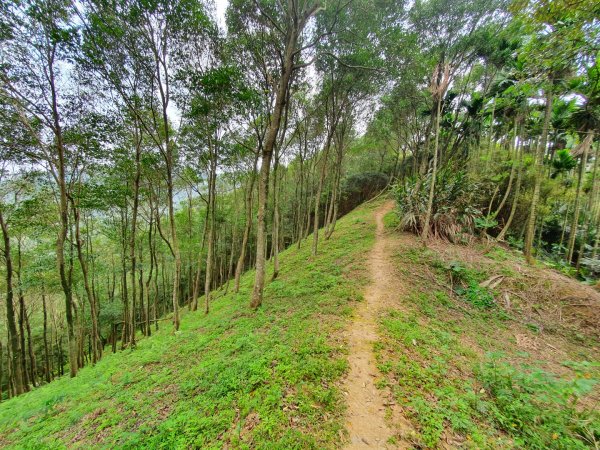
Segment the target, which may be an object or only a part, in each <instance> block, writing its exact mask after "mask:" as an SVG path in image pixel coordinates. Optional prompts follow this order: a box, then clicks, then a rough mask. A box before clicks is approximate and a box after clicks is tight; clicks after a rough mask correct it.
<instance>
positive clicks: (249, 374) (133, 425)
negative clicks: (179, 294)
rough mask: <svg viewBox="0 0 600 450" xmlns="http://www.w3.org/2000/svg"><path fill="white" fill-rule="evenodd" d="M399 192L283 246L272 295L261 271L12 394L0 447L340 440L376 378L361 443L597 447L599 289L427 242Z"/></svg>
mask: <svg viewBox="0 0 600 450" xmlns="http://www.w3.org/2000/svg"><path fill="white" fill-rule="evenodd" d="M390 207H391V205H390V204H389V203H386V204H384V203H382V202H379V203H376V204H370V205H365V206H362V207H360V208H358V209H357V210H355V211H353V212H352V213H350V214H348V215H347V216H345V217H344V218H342V219H341V220H340V221H339V222H338V228H337V229H336V231H335V233H334V234H333V236H332V238H331V239H330V240H327V241H325V240H323V241H322V242H321V243H320V248H319V254H318V256H317V257H311V256H310V243H309V242H307V243H304V244H303V245H302V248H301V249H299V250H298V249H296V248H295V247H292V248H290V249H288V250H286V251H285V252H284V253H283V254H282V265H281V267H282V270H281V272H280V275H279V277H278V278H277V280H276V281H273V282H271V283H269V284H268V287H267V289H266V292H265V301H264V306H263V307H262V308H261V309H259V310H258V311H256V312H255V311H251V310H249V309H248V299H249V295H250V292H251V285H252V281H253V273H252V272H249V273H247V274H245V275H244V277H243V280H242V287H241V290H240V293H238V294H235V293H232V292H230V293H228V294H226V295H225V294H224V292H222V291H220V292H217V293H216V296H215V297H216V298H215V300H214V303H213V305H212V310H211V312H210V314H209V315H208V316H205V315H204V314H203V313H202V312H195V313H187V314H185V315H183V317H182V327H181V330H180V331H179V332H177V333H173V332H172V330H171V327H170V326H169V325H168V324H167V323H166V322H165V323H164V324H163V325H162V327H161V329H160V330H159V331H158V332H156V333H155V334H154V335H153V336H152V337H151V338H148V339H142V340H141V341H140V342H139V344H138V347H137V348H136V349H134V350H126V351H124V352H119V353H116V354H114V355H106V356H105V358H104V359H103V360H102V361H101V362H99V363H98V364H97V365H96V366H95V367H87V368H84V369H83V370H82V371H81V372H80V374H79V375H78V377H77V378H75V379H72V380H71V379H68V378H62V379H60V380H58V381H55V382H53V383H51V384H49V385H47V386H44V387H41V388H39V389H36V390H35V391H33V392H31V393H28V394H25V395H23V396H21V397H19V398H16V399H13V400H10V401H7V402H4V403H2V404H0V446H1V447H8V448H66V447H69V448H114V447H119V448H169V449H171V448H264V449H267V448H268V449H279V448H281V449H291V448H302V449H304V448H339V447H340V446H341V443H342V442H345V443H349V444H350V445H352V442H353V439H354V437H353V431H356V427H355V426H353V425H352V414H353V411H354V412H356V409H353V408H354V407H353V405H352V400H353V399H355V397H356V396H358V395H361V393H360V390H361V388H362V389H365V390H366V391H367V397H368V398H366V400H365V403H369V400H371V401H373V400H375V402H376V408H375V409H374V410H372V413H367V414H366V416H365V417H363V419H364V422H365V423H367V424H371V425H373V426H374V427H376V430H379V431H374V429H373V428H372V429H370V430H367V431H368V432H369V433H374V434H369V435H368V436H367V437H366V442H365V441H362V442H363V443H364V445H365V448H384V447H387V448H396V447H401V448H411V447H412V448H434V447H440V448H455V447H467V448H584V447H585V446H586V445H587V446H589V447H593V445H594V443H593V442H592V441H593V439H594V438H597V437H598V436H599V435H600V431H599V430H598V427H599V426H600V425H598V424H599V423H600V420H598V398H599V394H598V390H597V387H594V386H593V384H594V381H595V380H596V379H599V378H600V368H599V367H598V360H599V359H600V358H599V355H600V352H599V349H598V345H599V344H598V313H599V311H600V294H598V293H597V292H595V291H594V290H592V289H591V288H588V287H585V286H583V285H581V284H580V283H577V282H576V281H574V280H571V279H568V278H566V277H564V276H563V275H560V274H558V273H556V272H553V271H549V270H547V269H541V268H529V267H527V266H526V265H525V264H524V262H523V261H522V259H521V258H520V256H519V255H518V254H516V253H513V252H511V251H509V250H506V249H503V248H501V247H498V246H491V245H489V246H485V245H480V244H474V245H471V246H456V245H451V244H447V243H441V242H435V243H432V244H431V245H430V246H429V247H428V248H427V249H425V248H424V247H423V246H422V245H421V244H420V242H419V241H418V239H416V238H415V237H414V236H412V235H408V234H402V233H398V232H397V231H395V230H394V225H395V221H396V220H395V216H394V213H393V212H391V211H390V212H388V211H389V208H390ZM386 212H387V213H386ZM376 218H379V219H380V221H379V222H380V226H379V230H378V231H377V232H376ZM383 224H385V228H384V227H383ZM376 235H377V238H376ZM367 255H369V256H368V257H367ZM374 305H376V307H372V306H374ZM365 322H366V326H367V330H366V333H362V334H361V333H360V332H359V339H358V340H357V339H356V336H355V337H353V335H352V333H353V330H354V331H356V327H355V325H356V324H358V325H359V326H362V325H364V324H365ZM361 324H362V325H361ZM360 336H362V337H360ZM360 352H362V356H361V358H363V357H364V358H365V361H366V364H367V365H366V366H361V365H360V364H361V363H357V362H356V357H357V354H358V353H360ZM359 356H360V355H359ZM356 364H358V369H360V370H359V372H356V369H357V366H356ZM363 372H364V373H367V374H368V377H369V378H368V379H365V380H363V383H364V386H363V383H360V382H359V383H358V384H356V383H354V384H355V385H354V388H353V389H354V392H355V393H354V394H352V399H350V398H349V396H350V394H351V392H352V391H351V388H350V386H351V385H352V383H353V382H354V381H356V380H359V381H360V380H362V378H361V377H362V376H363V375H364V373H363ZM348 375H349V376H348ZM369 380H370V381H369ZM373 387H375V388H376V389H377V391H375V390H374V389H373ZM575 397H577V398H579V401H577V402H574V401H573V399H574V398H575ZM359 403H361V402H359ZM346 405H349V407H347V406H346ZM358 406H359V407H360V404H359V405H358ZM366 406H367V405H365V409H367V408H366ZM369 414H375V415H376V418H377V419H376V420H372V419H373V416H369ZM377 433H379V434H380V435H379V436H378V434H377ZM354 434H356V433H354ZM586 440H587V441H586ZM359 446H360V443H358V446H355V448H359Z"/></svg>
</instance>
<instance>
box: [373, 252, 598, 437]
mask: <svg viewBox="0 0 600 450" xmlns="http://www.w3.org/2000/svg"><path fill="white" fill-rule="evenodd" d="M394 262H395V264H397V265H398V267H399V268H401V269H402V268H403V267H405V266H406V265H407V264H409V265H410V266H411V268H412V271H413V272H414V271H415V266H417V267H418V266H419V265H420V266H421V267H422V268H423V269H424V270H425V269H427V270H429V271H430V273H432V274H433V275H434V276H435V277H436V279H437V282H438V283H437V284H438V287H439V289H437V288H436V289H428V288H425V287H424V286H422V284H423V283H422V280H420V279H418V280H414V282H411V281H409V280H410V278H407V280H406V281H407V283H406V285H407V286H408V287H409V292H408V293H407V295H406V297H404V301H403V309H402V311H397V310H389V311H387V313H386V314H383V315H382V316H381V317H380V320H379V326H380V331H381V335H382V337H381V339H380V340H379V341H378V342H376V344H375V345H374V350H375V354H376V358H377V362H378V368H379V370H380V371H381V373H382V374H384V377H383V379H382V380H380V381H379V386H381V387H383V386H387V387H389V388H391V389H392V391H393V393H394V396H395V397H396V400H397V402H398V404H399V405H400V406H401V407H402V410H403V411H404V413H405V414H406V416H407V417H408V418H409V419H411V420H412V421H413V423H414V424H415V425H416V435H412V436H409V438H410V439H411V440H412V441H413V442H414V443H415V446H417V447H419V448H442V447H444V446H445V444H444V443H447V442H448V439H450V442H453V443H454V444H453V445H454V446H461V447H465V448H473V449H482V448H494V449H496V448H500V449H516V448H519V449H521V448H528V449H579V448H593V442H598V440H599V439H600V412H599V411H598V409H597V407H596V409H594V408H595V407H594V403H593V402H594V400H593V398H592V399H590V400H591V402H590V401H587V402H586V401H585V400H584V399H585V398H586V397H587V396H588V395H589V394H590V393H591V392H592V390H593V389H594V386H595V385H596V384H597V382H598V381H599V380H600V365H599V364H598V363H594V362H588V361H580V362H576V363H575V362H569V361H564V362H563V366H564V369H565V370H563V371H561V375H560V376H559V375H558V374H555V373H552V372H551V371H548V370H546V368H545V367H544V363H543V362H541V361H536V360H535V359H533V358H531V357H530V355H528V354H526V353H524V352H522V351H519V350H518V349H517V348H516V347H515V345H514V343H513V342H511V339H514V337H513V336H514V335H513V333H514V331H513V329H512V327H513V324H514V322H513V321H512V318H511V317H510V316H509V315H508V314H506V312H505V311H504V310H503V309H502V308H501V307H499V306H498V305H496V304H495V302H494V301H493V298H494V296H493V292H492V291H490V290H488V289H484V288H481V287H480V286H479V284H478V283H479V282H480V281H482V280H485V279H487V278H488V277H489V274H487V273H485V271H482V270H481V269H480V268H479V269H475V268H472V267H468V266H466V265H465V264H464V263H459V262H452V263H449V264H448V263H444V262H443V261H441V260H440V259H439V258H438V256H437V254H436V253H435V252H434V251H432V250H423V249H421V248H417V247H414V248H405V249H402V250H401V251H399V252H396V254H395V255H394ZM424 270H423V271H424ZM402 273H403V274H404V275H403V276H405V277H410V273H411V272H410V271H406V270H405V271H404V272H402ZM449 279H451V280H452V281H451V282H449ZM420 285H421V287H420ZM444 285H446V286H447V288H444ZM569 356H570V357H577V355H576V354H570V355H569ZM588 356H589V355H588ZM590 403H592V404H591V405H590Z"/></svg>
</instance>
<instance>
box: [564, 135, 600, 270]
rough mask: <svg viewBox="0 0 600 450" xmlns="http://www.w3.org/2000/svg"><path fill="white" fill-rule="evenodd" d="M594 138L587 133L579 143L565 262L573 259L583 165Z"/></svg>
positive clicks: (585, 162) (583, 172)
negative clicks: (571, 218) (573, 201)
mask: <svg viewBox="0 0 600 450" xmlns="http://www.w3.org/2000/svg"><path fill="white" fill-rule="evenodd" d="M593 140H594V132H591V133H590V134H588V135H587V137H586V138H585V139H584V141H583V142H582V143H581V145H582V146H583V155H582V156H581V158H580V161H579V173H578V176H577V189H576V191H575V206H574V207H573V220H572V222H571V232H570V233H569V249H568V252H567V262H568V263H571V262H572V261H573V254H574V252H575V240H576V239H577V230H578V228H579V213H580V210H581V191H582V189H583V178H584V176H585V166H586V164H587V159H588V152H589V149H590V146H591V145H592V142H593Z"/></svg>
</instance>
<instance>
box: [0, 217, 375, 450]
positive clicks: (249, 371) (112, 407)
mask: <svg viewBox="0 0 600 450" xmlns="http://www.w3.org/2000/svg"><path fill="white" fill-rule="evenodd" d="M372 207H373V206H371V207H370V208H359V209H358V210H356V211H354V212H352V213H351V214H349V215H348V216H346V217H345V218H343V219H341V220H340V221H339V222H338V227H337V229H336V231H335V233H334V235H333V236H332V238H331V239H330V240H328V241H322V242H321V244H320V248H319V255H318V256H317V257H315V258H313V257H311V256H310V245H309V244H304V245H303V246H302V248H301V249H300V250H296V249H295V248H294V249H289V250H287V251H285V252H284V253H283V254H282V255H281V265H282V270H281V272H280V275H279V278H278V279H277V280H276V281H274V282H271V283H270V284H268V286H267V287H266V290H265V298H264V305H263V307H262V308H260V309H259V310H258V311H252V310H250V309H249V308H248V302H249V295H250V292H251V286H252V281H253V275H254V274H253V272H250V273H247V274H245V275H244V277H243V279H242V284H241V289H240V293H239V294H234V293H229V294H228V295H226V296H222V295H221V294H220V293H219V292H217V294H216V297H217V298H216V299H215V301H214V303H213V305H212V310H211V312H210V314H209V315H208V316H205V315H204V314H203V313H201V312H197V313H188V314H185V315H184V316H183V318H182V326H181V330H180V331H179V332H177V333H173V332H172V329H171V326H170V325H169V324H168V322H163V325H162V327H161V330H159V331H158V332H156V333H155V334H154V335H153V336H152V337H151V338H147V339H142V340H141V341H140V342H139V344H138V346H137V348H136V349H134V350H127V351H124V352H119V353H116V354H114V355H112V354H111V355H106V356H105V357H104V358H103V359H102V360H101V361H100V362H99V363H98V364H97V365H96V366H95V367H86V368H84V369H82V370H81V371H80V373H79V374H78V376H77V377H76V378H75V379H69V378H66V377H63V378H61V379H59V380H57V381H55V382H53V383H50V384H49V385H46V386H43V387H41V388H39V389H36V390H34V391H33V392H30V393H28V394H25V395H23V396H20V397H18V398H15V399H12V400H9V401H6V402H3V403H1V404H0V446H2V447H6V448H19V449H36V448H53V449H54V448H67V447H68V448H74V447H79V448H115V447H119V448H165V449H177V448H203V449H210V448H222V447H223V446H229V447H230V448H259V449H295V448H296V449H306V448H337V447H339V445H340V441H341V439H342V436H343V414H344V408H345V407H344V401H343V396H342V395H341V393H340V390H339V389H338V387H337V382H338V381H339V380H340V378H341V377H342V375H343V374H344V372H345V371H346V370H347V362H346V355H345V349H344V346H343V340H342V338H341V333H340V331H341V330H342V329H343V327H344V326H345V323H346V318H347V317H348V316H349V315H350V314H351V312H352V309H353V307H354V304H355V302H356V301H360V300H361V298H362V297H361V294H360V292H361V289H362V286H363V285H364V283H365V282H366V276H367V275H366V272H365V268H364V265H363V264H364V258H363V257H362V256H363V255H364V254H365V252H367V251H368V250H369V249H370V247H371V246H372V243H373V240H374V228H375V227H374V223H373V220H372V209H371V208H372Z"/></svg>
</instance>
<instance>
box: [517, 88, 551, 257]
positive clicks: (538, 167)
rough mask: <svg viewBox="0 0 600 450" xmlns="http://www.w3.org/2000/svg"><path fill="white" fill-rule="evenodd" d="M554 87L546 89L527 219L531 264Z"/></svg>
mask: <svg viewBox="0 0 600 450" xmlns="http://www.w3.org/2000/svg"><path fill="white" fill-rule="evenodd" d="M552 102H553V96H552V89H551V88H548V89H547V90H546V109H545V112H544V125H543V128H542V137H541V140H540V144H539V146H538V147H537V149H536V152H535V169H534V170H535V184H534V187H533V195H532V198H531V206H530V209H529V220H528V221H527V231H526V233H525V246H524V248H523V253H524V254H525V258H526V259H527V262H528V263H529V264H533V263H534V262H535V259H534V257H533V238H534V236H535V222H536V218H537V208H538V203H539V200H540V188H541V185H542V172H543V170H544V155H545V153H546V145H547V143H548V130H549V128H550V118H551V116H552Z"/></svg>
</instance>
